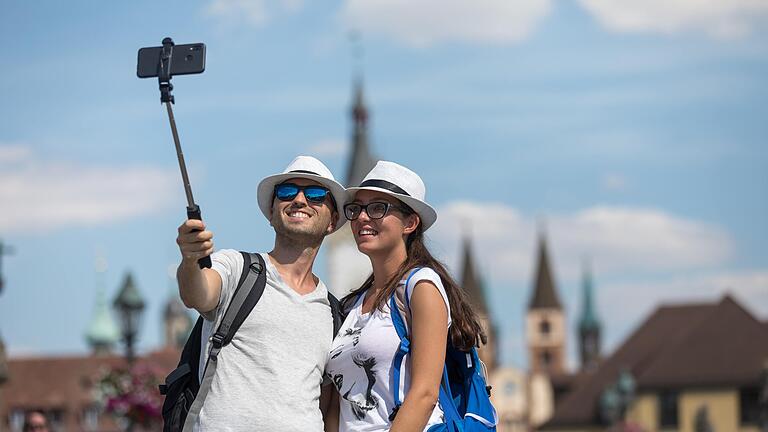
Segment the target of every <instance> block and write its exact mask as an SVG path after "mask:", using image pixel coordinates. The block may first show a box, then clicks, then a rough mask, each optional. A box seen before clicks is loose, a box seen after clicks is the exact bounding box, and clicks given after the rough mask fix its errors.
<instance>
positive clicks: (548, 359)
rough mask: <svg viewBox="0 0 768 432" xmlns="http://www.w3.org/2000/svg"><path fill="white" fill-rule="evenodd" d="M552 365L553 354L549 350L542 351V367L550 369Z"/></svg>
mask: <svg viewBox="0 0 768 432" xmlns="http://www.w3.org/2000/svg"><path fill="white" fill-rule="evenodd" d="M551 363H552V353H550V352H549V351H547V350H544V351H542V353H541V365H542V366H544V367H545V368H546V367H549V365H550V364H551Z"/></svg>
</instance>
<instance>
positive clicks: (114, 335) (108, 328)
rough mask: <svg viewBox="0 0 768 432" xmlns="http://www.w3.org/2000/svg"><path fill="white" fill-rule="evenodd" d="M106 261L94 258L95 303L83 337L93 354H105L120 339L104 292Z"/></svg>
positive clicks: (101, 258)
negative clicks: (95, 279)
mask: <svg viewBox="0 0 768 432" xmlns="http://www.w3.org/2000/svg"><path fill="white" fill-rule="evenodd" d="M106 270H107V262H106V260H105V259H104V258H103V257H99V258H97V260H96V278H97V282H96V305H95V307H94V309H93V317H92V318H91V322H90V323H89V324H88V328H87V329H86V331H85V339H86V341H87V342H88V345H90V347H91V350H92V351H93V353H94V354H107V353H109V352H110V351H111V350H112V348H113V347H114V345H115V344H116V343H117V342H118V341H119V340H120V330H119V329H118V328H117V324H116V323H115V320H114V319H113V317H112V314H111V313H110V310H109V307H108V306H107V301H106V297H105V293H104V280H103V278H104V272H106Z"/></svg>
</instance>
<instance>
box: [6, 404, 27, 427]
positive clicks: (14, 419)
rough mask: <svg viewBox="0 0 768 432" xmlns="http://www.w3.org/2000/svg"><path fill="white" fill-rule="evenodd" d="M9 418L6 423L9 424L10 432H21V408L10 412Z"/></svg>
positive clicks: (22, 419)
mask: <svg viewBox="0 0 768 432" xmlns="http://www.w3.org/2000/svg"><path fill="white" fill-rule="evenodd" d="M9 417H10V419H9V421H8V423H10V426H11V431H12V432H17V431H21V428H22V427H24V410H23V409H21V408H15V409H13V410H11V415H10V416H9Z"/></svg>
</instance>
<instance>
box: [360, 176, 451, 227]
mask: <svg viewBox="0 0 768 432" xmlns="http://www.w3.org/2000/svg"><path fill="white" fill-rule="evenodd" d="M359 190H371V191H377V192H383V193H385V194H387V195H391V196H393V197H395V198H397V199H398V200H400V201H402V202H403V203H405V204H406V205H407V206H408V207H410V208H412V209H413V210H414V211H415V212H416V213H417V214H418V215H419V218H421V225H422V228H423V229H424V231H426V230H427V228H429V227H430V226H432V224H433V223H435V221H436V220H437V212H436V211H435V209H433V208H432V206H431V205H429V204H427V202H426V201H425V199H426V194H427V191H426V188H425V187H424V182H423V181H422V180H421V177H419V175H418V174H416V173H415V172H413V171H411V170H409V169H408V168H406V167H404V166H402V165H399V164H396V163H394V162H388V161H379V162H377V163H376V166H374V167H373V169H372V170H371V171H370V172H369V173H368V174H367V175H366V176H365V178H364V179H363V181H362V183H360V186H357V187H351V188H348V189H347V193H348V194H349V198H348V200H350V201H351V200H352V198H353V197H354V196H355V193H356V192H357V191H359Z"/></svg>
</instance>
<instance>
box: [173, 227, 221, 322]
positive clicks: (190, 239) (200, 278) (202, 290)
mask: <svg viewBox="0 0 768 432" xmlns="http://www.w3.org/2000/svg"><path fill="white" fill-rule="evenodd" d="M176 243H177V244H178V245H179V251H180V252H181V264H179V269H178V271H177V272H176V279H177V280H178V282H179V294H180V295H181V300H182V301H183V302H184V304H185V305H186V306H187V307H189V308H195V309H197V310H198V312H200V313H206V312H209V311H211V310H213V308H215V307H216V305H217V304H218V302H219V295H220V294H221V277H220V276H219V273H218V272H216V271H214V270H211V269H208V268H206V269H200V266H198V264H197V261H198V260H199V259H200V258H204V257H207V256H208V255H210V254H212V253H213V233H212V232H210V231H206V230H205V224H204V223H203V221H201V220H197V219H188V220H186V221H184V223H183V224H181V226H179V235H178V236H177V237H176Z"/></svg>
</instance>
